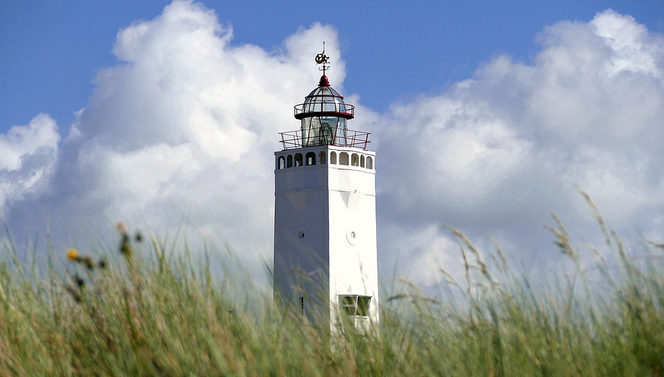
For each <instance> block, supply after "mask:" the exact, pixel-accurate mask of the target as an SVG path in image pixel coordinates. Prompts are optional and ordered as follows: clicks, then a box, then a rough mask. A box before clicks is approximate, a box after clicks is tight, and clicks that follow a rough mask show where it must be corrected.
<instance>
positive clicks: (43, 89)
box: [0, 0, 664, 130]
mask: <svg viewBox="0 0 664 377" xmlns="http://www.w3.org/2000/svg"><path fill="white" fill-rule="evenodd" d="M166 4H168V2H166V1H127V0H118V1H94V2H90V1H81V0H71V1H62V0H46V1H12V0H10V1H5V2H3V3H2V4H1V5H0V46H2V49H3V53H2V54H1V57H0V103H2V104H3V105H2V113H1V114H0V130H6V129H8V128H9V127H10V126H12V125H15V124H24V123H26V122H27V121H28V120H29V119H30V118H32V117H33V116H34V115H35V114H37V113H40V112H46V113H49V114H51V115H52V116H53V117H54V118H55V119H56V120H57V121H58V122H59V123H60V124H69V123H71V122H72V121H73V120H74V115H73V113H74V112H75V111H77V110H79V109H80V108H82V107H84V106H85V105H86V103H87V98H88V97H89V96H90V94H91V92H92V89H93V86H94V77H95V75H96V71H97V70H98V69H99V68H103V67H108V66H111V65H113V64H115V63H116V59H115V57H114V56H113V54H112V53H111V49H112V44H113V41H114V39H115V35H116V34H117V32H118V30H119V29H120V28H123V27H126V26H128V25H130V24H131V23H132V22H134V21H136V20H141V19H151V18H154V17H155V16H156V15H158V14H159V13H160V12H161V10H162V9H163V7H164V6H165V5H166ZM205 5H206V6H207V7H209V8H211V9H214V10H215V11H216V12H217V14H218V16H219V20H220V22H221V23H222V24H224V25H230V26H232V27H233V34H234V38H233V43H236V44H245V43H249V44H255V45H258V46H260V47H262V48H265V49H267V50H271V49H273V48H275V47H278V46H279V45H280V44H281V42H282V41H283V39H284V38H285V37H286V36H288V35H290V34H291V33H293V32H294V31H295V30H297V29H298V28H299V27H307V26H309V25H311V24H312V23H313V22H321V23H324V24H331V25H333V26H334V27H336V28H337V30H338V32H339V39H340V43H341V49H342V52H343V54H344V59H345V61H346V64H347V67H348V69H347V71H348V72H347V80H346V83H345V89H346V90H347V91H348V92H350V93H358V94H360V95H361V96H362V100H363V102H364V103H365V104H366V105H367V106H370V107H372V108H373V109H375V110H378V111H383V110H384V109H386V108H387V107H388V106H389V105H390V104H391V103H393V102H395V101H399V100H402V99H408V98H410V97H412V96H417V95H419V94H421V93H437V92H440V91H442V90H445V88H447V87H449V86H450V85H451V84H453V83H454V82H456V81H459V80H462V79H465V78H468V77H470V76H471V75H472V74H473V72H474V71H475V69H477V67H478V66H479V65H481V64H482V63H483V62H486V61H487V60H489V59H490V58H491V57H493V56H495V55H497V54H509V55H511V56H513V57H515V58H516V59H518V60H524V61H528V60H529V59H530V58H532V56H533V55H534V54H536V53H537V51H538V48H539V47H538V46H537V44H536V42H535V40H536V38H537V37H536V36H537V33H539V32H540V31H541V30H542V28H543V27H544V26H546V25H550V24H553V23H555V22H556V21H560V20H589V19H591V18H592V17H593V16H594V15H595V14H596V13H597V12H599V11H601V10H604V9H607V8H611V9H613V10H615V11H617V12H619V13H625V14H629V15H631V16H633V17H635V18H636V19H637V20H638V21H639V22H640V23H643V24H645V25H647V26H648V28H649V30H651V31H654V32H660V33H661V32H663V31H664V2H662V1H661V0H637V1H630V0H621V1H606V0H603V1H598V0H589V1H557V2H550V1H501V2H490V1H476V0H472V1H466V2H454V1H419V2H416V3H413V4H412V5H406V4H405V3H403V2H397V1H385V2H382V1H381V2H379V1H363V2H339V3H335V4H327V6H326V5H325V4H311V5H308V6H303V5H304V4H303V3H302V2H300V1H279V2H275V1H242V2H237V1H207V2H205ZM332 75H333V73H332Z"/></svg>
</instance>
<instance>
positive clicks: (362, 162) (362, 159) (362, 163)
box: [360, 156, 364, 168]
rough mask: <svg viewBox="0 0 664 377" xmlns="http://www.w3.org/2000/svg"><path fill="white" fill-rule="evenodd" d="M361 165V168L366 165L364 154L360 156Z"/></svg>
mask: <svg viewBox="0 0 664 377" xmlns="http://www.w3.org/2000/svg"><path fill="white" fill-rule="evenodd" d="M360 167H361V168H363V167H364V156H361V157H360Z"/></svg>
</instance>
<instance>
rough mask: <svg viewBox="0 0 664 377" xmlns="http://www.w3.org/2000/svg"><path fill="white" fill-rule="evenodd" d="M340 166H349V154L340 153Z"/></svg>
mask: <svg viewBox="0 0 664 377" xmlns="http://www.w3.org/2000/svg"><path fill="white" fill-rule="evenodd" d="M339 165H348V153H346V152H341V153H339Z"/></svg>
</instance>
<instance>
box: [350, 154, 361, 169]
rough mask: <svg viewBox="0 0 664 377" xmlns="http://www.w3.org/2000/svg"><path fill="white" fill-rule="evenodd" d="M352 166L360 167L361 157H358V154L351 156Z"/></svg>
mask: <svg viewBox="0 0 664 377" xmlns="http://www.w3.org/2000/svg"><path fill="white" fill-rule="evenodd" d="M350 164H351V165H353V166H360V157H359V156H358V155H357V153H353V154H352V155H351V156H350Z"/></svg>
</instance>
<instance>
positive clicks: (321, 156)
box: [318, 151, 325, 165]
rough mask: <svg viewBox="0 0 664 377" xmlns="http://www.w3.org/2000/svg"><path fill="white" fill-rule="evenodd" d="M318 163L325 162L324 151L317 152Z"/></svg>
mask: <svg viewBox="0 0 664 377" xmlns="http://www.w3.org/2000/svg"><path fill="white" fill-rule="evenodd" d="M318 163H319V164H321V165H322V164H325V151H323V152H320V153H319V154H318Z"/></svg>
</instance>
